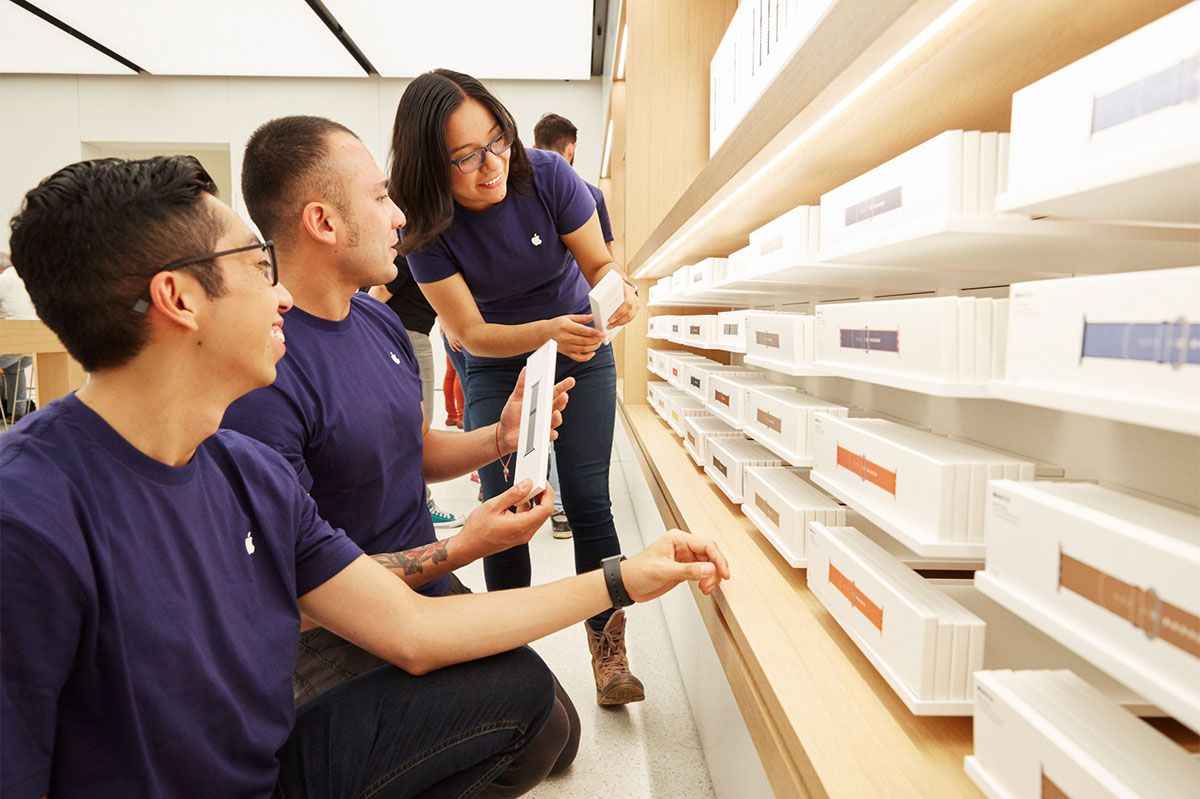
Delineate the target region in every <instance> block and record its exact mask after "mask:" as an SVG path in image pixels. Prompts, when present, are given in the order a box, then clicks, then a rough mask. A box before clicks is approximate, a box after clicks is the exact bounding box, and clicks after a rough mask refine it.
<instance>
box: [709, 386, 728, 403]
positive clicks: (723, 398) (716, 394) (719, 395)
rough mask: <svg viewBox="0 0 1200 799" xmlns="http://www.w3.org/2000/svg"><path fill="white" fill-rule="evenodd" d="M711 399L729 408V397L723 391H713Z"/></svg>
mask: <svg viewBox="0 0 1200 799" xmlns="http://www.w3.org/2000/svg"><path fill="white" fill-rule="evenodd" d="M713 399H715V400H716V401H717V402H719V403H721V404H722V405H725V406H726V407H728V406H729V395H728V394H726V393H725V392H723V391H717V390H716V389H713Z"/></svg>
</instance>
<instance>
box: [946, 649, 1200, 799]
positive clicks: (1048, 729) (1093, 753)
mask: <svg viewBox="0 0 1200 799" xmlns="http://www.w3.org/2000/svg"><path fill="white" fill-rule="evenodd" d="M974 738H975V751H974V753H973V754H972V755H970V756H968V757H967V759H966V763H965V767H966V771H967V775H968V776H970V778H971V779H972V780H973V781H974V782H975V784H976V785H978V786H979V789H980V790H981V791H983V793H984V794H985V795H986V796H988V797H989V799H1008V797H1047V799H1049V798H1050V797H1067V796H1071V797H1084V796H1086V797H1095V798H1096V799H1127V798H1128V797H1154V799H1194V797H1195V796H1196V792H1197V790H1198V786H1200V759H1197V758H1196V757H1192V756H1189V755H1188V753H1187V751H1186V750H1185V749H1183V748H1182V747H1180V746H1178V745H1176V744H1174V743H1172V742H1171V741H1169V740H1168V739H1167V738H1165V737H1164V736H1162V735H1161V734H1159V733H1158V732H1156V731H1155V730H1154V729H1153V728H1151V727H1149V726H1148V725H1146V724H1145V723H1144V722H1142V721H1140V720H1139V719H1138V718H1137V717H1135V716H1134V715H1132V714H1131V713H1129V712H1128V711H1126V710H1124V709H1122V708H1121V707H1120V706H1119V705H1117V704H1115V703H1114V702H1113V701H1112V700H1111V699H1109V698H1108V697H1106V696H1104V695H1103V694H1101V693H1100V692H1099V691H1097V690H1096V689H1095V688H1093V687H1092V686H1091V685H1089V684H1088V683H1087V682H1085V681H1084V680H1082V679H1080V678H1079V677H1078V676H1076V675H1075V674H1074V673H1072V672H1070V671H1043V670H1036V671H1034V670H1030V671H1009V670H1003V671H981V672H979V673H978V674H976V675H975V723H974Z"/></svg>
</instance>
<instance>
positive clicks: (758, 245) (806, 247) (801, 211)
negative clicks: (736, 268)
mask: <svg viewBox="0 0 1200 799" xmlns="http://www.w3.org/2000/svg"><path fill="white" fill-rule="evenodd" d="M819 230H820V209H819V208H818V207H817V206H809V205H801V206H800V207H798V208H793V209H792V210H791V211H788V212H787V213H786V214H783V215H782V216H780V217H778V218H776V219H773V220H771V221H770V222H768V223H767V224H765V225H763V226H762V227H760V228H759V229H758V230H755V231H754V232H753V233H751V234H750V248H751V251H752V252H753V255H754V260H755V263H754V266H753V271H754V272H756V273H759V272H769V271H771V270H774V269H780V268H783V267H788V266H795V265H796V264H804V263H812V262H813V260H814V259H815V258H816V253H817V239H818V236H819V235H820V233H819Z"/></svg>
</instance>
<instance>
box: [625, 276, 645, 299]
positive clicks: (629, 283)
mask: <svg viewBox="0 0 1200 799" xmlns="http://www.w3.org/2000/svg"><path fill="white" fill-rule="evenodd" d="M621 280H623V281H625V285H626V286H629V288H631V289H633V296H635V297H640V296H642V294H641V292H640V291H638V287H637V286H635V285H633V281H631V280H630V279H629V278H627V277H624V276H622V277H621Z"/></svg>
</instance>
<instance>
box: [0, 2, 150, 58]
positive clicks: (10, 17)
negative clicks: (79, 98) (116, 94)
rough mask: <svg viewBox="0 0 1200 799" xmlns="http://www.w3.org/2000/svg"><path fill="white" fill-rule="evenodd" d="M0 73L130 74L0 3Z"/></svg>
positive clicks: (40, 21) (19, 10)
mask: <svg viewBox="0 0 1200 799" xmlns="http://www.w3.org/2000/svg"><path fill="white" fill-rule="evenodd" d="M0 72H24V73H35V74H60V75H132V74H134V72H133V70H132V69H129V68H128V67H126V66H125V65H123V64H122V63H121V62H119V61H117V60H115V59H112V58H109V57H108V56H106V55H105V54H104V53H102V52H100V51H99V50H97V49H96V48H94V47H92V46H91V45H89V44H85V43H84V42H81V41H79V40H78V39H76V38H75V37H74V36H72V35H71V34H69V33H66V32H64V31H62V30H59V29H58V28H56V27H54V26H53V25H51V24H50V23H49V22H46V21H45V20H43V19H41V18H39V17H37V16H36V15H34V14H32V13H30V12H28V11H26V10H25V9H23V8H21V7H20V6H17V5H15V4H13V3H5V2H0Z"/></svg>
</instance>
